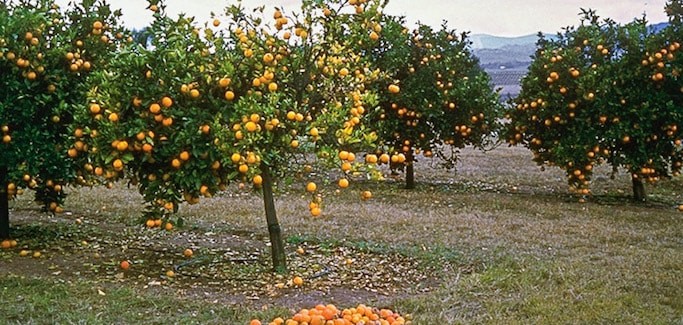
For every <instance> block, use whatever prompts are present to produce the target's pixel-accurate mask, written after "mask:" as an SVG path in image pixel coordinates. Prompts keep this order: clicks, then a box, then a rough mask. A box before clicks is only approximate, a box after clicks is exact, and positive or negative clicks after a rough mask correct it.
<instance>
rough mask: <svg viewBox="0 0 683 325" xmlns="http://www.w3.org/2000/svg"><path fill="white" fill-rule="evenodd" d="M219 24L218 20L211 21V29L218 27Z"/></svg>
mask: <svg viewBox="0 0 683 325" xmlns="http://www.w3.org/2000/svg"><path fill="white" fill-rule="evenodd" d="M220 24H221V21H220V20H218V19H214V20H213V27H218V26H220Z"/></svg>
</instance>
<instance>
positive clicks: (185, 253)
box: [183, 248, 194, 258]
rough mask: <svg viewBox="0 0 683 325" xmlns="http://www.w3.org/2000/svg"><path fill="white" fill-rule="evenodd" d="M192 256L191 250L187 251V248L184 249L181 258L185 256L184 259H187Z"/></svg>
mask: <svg viewBox="0 0 683 325" xmlns="http://www.w3.org/2000/svg"><path fill="white" fill-rule="evenodd" d="M192 255H194V252H193V251H192V250H191V249H189V248H186V249H185V250H184V251H183V256H185V257H187V258H190V257H192Z"/></svg>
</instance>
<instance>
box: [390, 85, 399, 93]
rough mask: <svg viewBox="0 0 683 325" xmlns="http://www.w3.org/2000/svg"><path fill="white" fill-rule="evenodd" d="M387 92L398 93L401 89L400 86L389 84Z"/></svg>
mask: <svg viewBox="0 0 683 325" xmlns="http://www.w3.org/2000/svg"><path fill="white" fill-rule="evenodd" d="M388 89H389V92H390V93H392V94H398V93H399V92H400V91H401V88H399V87H398V86H397V85H394V84H391V85H389V88H388Z"/></svg>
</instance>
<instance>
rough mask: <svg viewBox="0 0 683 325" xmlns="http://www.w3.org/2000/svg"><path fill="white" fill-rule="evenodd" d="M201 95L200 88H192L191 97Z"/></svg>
mask: <svg viewBox="0 0 683 325" xmlns="http://www.w3.org/2000/svg"><path fill="white" fill-rule="evenodd" d="M199 95H200V94H199V90H197V89H192V90H190V97H192V98H199Z"/></svg>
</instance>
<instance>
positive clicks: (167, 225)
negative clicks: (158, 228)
mask: <svg viewBox="0 0 683 325" xmlns="http://www.w3.org/2000/svg"><path fill="white" fill-rule="evenodd" d="M164 229H166V230H168V231H171V230H173V224H172V223H170V222H167V223H166V225H164Z"/></svg>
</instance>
